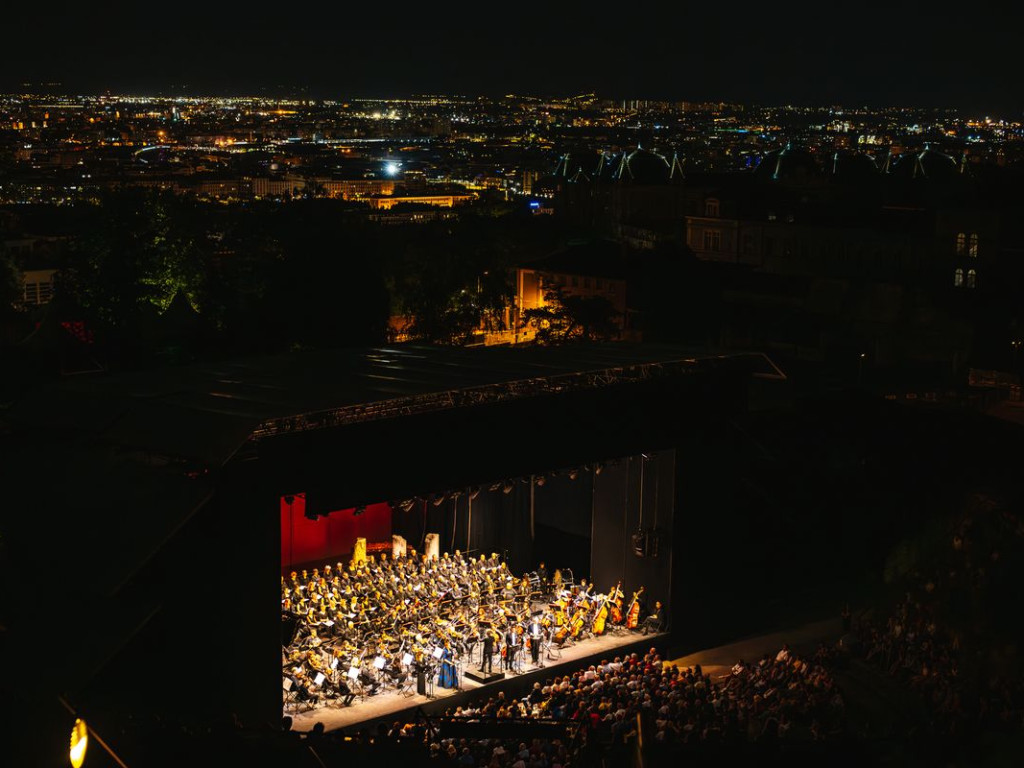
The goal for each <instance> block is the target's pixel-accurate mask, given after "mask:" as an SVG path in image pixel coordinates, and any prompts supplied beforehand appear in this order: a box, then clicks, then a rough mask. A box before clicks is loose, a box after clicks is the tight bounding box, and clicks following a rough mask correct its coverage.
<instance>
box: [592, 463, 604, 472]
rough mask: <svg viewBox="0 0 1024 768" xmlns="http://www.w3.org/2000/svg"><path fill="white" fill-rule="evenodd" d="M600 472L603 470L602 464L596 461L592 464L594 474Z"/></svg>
mask: <svg viewBox="0 0 1024 768" xmlns="http://www.w3.org/2000/svg"><path fill="white" fill-rule="evenodd" d="M602 472H604V464H602V463H601V462H600V461H599V462H597V464H595V465H594V474H595V475H600V474H601V473H602Z"/></svg>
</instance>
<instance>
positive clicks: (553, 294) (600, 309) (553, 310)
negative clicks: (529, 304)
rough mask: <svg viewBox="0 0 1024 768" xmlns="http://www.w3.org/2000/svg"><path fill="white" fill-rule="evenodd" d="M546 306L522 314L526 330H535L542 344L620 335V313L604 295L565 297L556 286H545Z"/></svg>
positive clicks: (604, 338) (610, 337) (606, 339)
mask: <svg viewBox="0 0 1024 768" xmlns="http://www.w3.org/2000/svg"><path fill="white" fill-rule="evenodd" d="M544 302H545V305H544V306H543V307H538V308H536V309H528V310H526V311H525V312H523V317H522V324H523V327H527V328H532V329H534V330H535V331H536V334H537V335H536V339H537V342H538V343H540V344H565V343H567V342H571V341H608V340H610V339H614V338H616V337H617V336H619V335H620V334H621V327H620V326H619V323H618V321H617V320H618V318H619V317H620V316H621V313H619V312H617V311H616V310H615V306H614V305H613V304H612V303H611V302H610V301H609V300H608V299H607V298H606V297H604V296H579V295H572V294H570V295H566V294H565V293H564V292H563V291H562V289H561V288H560V287H559V286H557V285H550V284H549V285H545V288H544Z"/></svg>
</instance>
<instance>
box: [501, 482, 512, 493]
mask: <svg viewBox="0 0 1024 768" xmlns="http://www.w3.org/2000/svg"><path fill="white" fill-rule="evenodd" d="M512 488H513V485H512V481H511V480H508V481H506V482H505V485H504V486H502V489H501V491H502V493H512Z"/></svg>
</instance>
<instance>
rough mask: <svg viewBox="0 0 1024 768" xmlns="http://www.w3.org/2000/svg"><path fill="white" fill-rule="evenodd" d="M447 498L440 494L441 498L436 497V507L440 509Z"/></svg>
mask: <svg viewBox="0 0 1024 768" xmlns="http://www.w3.org/2000/svg"><path fill="white" fill-rule="evenodd" d="M445 498H446V497H445V495H444V494H443V493H442V494H440V495H439V496H437V497H435V498H434V506H435V507H440V506H441V505H442V504H444V500H445Z"/></svg>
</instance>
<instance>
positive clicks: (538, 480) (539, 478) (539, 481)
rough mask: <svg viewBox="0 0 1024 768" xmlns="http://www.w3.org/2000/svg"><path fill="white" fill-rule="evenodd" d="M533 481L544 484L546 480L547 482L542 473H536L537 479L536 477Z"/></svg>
mask: <svg viewBox="0 0 1024 768" xmlns="http://www.w3.org/2000/svg"><path fill="white" fill-rule="evenodd" d="M534 482H535V483H536V484H537V485H544V483H546V482H547V479H546V478H545V477H544V475H537V479H536V480H534Z"/></svg>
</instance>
